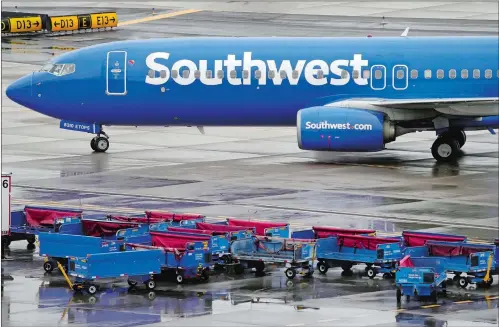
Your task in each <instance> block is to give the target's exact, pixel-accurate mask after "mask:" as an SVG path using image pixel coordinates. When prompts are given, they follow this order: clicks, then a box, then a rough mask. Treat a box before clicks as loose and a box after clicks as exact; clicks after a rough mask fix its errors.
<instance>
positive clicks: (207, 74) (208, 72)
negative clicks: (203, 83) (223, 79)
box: [206, 70, 212, 78]
mask: <svg viewBox="0 0 499 327" xmlns="http://www.w3.org/2000/svg"><path fill="white" fill-rule="evenodd" d="M206 78H212V74H211V70H207V71H206Z"/></svg>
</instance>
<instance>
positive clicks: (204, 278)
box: [177, 270, 210, 282]
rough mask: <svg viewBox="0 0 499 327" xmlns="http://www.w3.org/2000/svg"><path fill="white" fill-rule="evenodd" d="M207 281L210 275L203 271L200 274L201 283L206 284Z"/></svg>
mask: <svg viewBox="0 0 499 327" xmlns="http://www.w3.org/2000/svg"><path fill="white" fill-rule="evenodd" d="M178 276H180V275H178ZM208 279H210V274H209V273H208V272H207V271H206V270H203V272H202V273H201V280H202V281H203V282H206V281H207V280H208ZM177 281H178V278H177Z"/></svg>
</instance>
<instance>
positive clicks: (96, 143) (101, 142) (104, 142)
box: [90, 135, 109, 152]
mask: <svg viewBox="0 0 499 327" xmlns="http://www.w3.org/2000/svg"><path fill="white" fill-rule="evenodd" d="M90 147H91V148H92V150H94V151H95V152H106V151H107V149H109V138H108V137H104V136H100V135H99V136H96V137H94V138H93V139H92V140H91V141H90Z"/></svg>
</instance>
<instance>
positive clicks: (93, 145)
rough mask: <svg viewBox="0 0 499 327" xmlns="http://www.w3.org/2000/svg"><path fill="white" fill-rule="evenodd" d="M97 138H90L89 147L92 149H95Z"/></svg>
mask: <svg viewBox="0 0 499 327" xmlns="http://www.w3.org/2000/svg"><path fill="white" fill-rule="evenodd" d="M96 139H97V136H96V137H94V138H93V139H92V140H90V147H91V148H92V150H94V151H96V149H95V140H96Z"/></svg>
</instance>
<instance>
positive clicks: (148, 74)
mask: <svg viewBox="0 0 499 327" xmlns="http://www.w3.org/2000/svg"><path fill="white" fill-rule="evenodd" d="M147 76H149V77H150V78H154V70H152V69H149V72H147Z"/></svg>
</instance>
